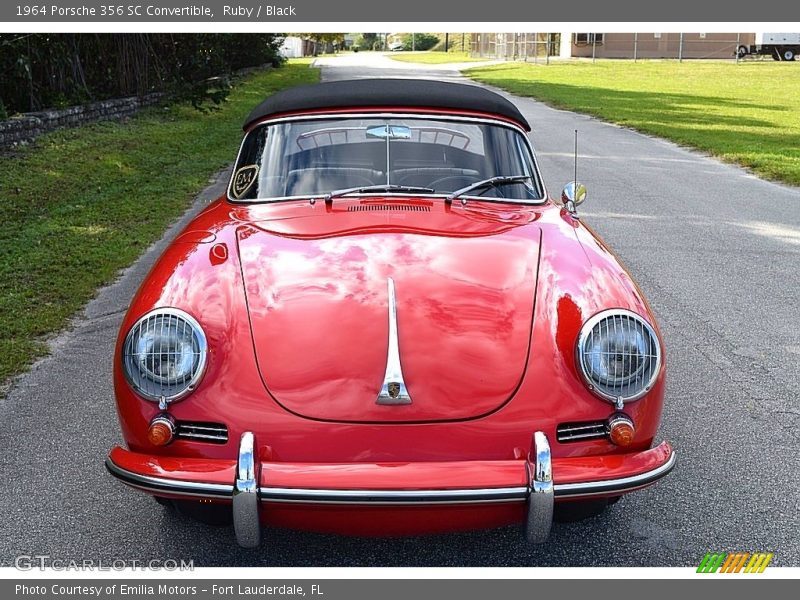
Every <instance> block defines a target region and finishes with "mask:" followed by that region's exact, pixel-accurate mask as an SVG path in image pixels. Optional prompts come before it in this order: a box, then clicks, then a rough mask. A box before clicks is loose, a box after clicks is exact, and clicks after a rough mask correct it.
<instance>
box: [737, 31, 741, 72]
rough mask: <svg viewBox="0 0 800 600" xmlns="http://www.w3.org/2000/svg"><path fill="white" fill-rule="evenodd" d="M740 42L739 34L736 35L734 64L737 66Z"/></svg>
mask: <svg viewBox="0 0 800 600" xmlns="http://www.w3.org/2000/svg"><path fill="white" fill-rule="evenodd" d="M741 41H742V34H741V33H737V34H736V64H737V65H738V64H739V46H740V45H741Z"/></svg>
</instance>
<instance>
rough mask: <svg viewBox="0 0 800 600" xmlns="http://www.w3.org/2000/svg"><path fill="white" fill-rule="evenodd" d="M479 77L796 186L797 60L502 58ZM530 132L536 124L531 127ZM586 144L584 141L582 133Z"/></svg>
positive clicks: (799, 127)
mask: <svg viewBox="0 0 800 600" xmlns="http://www.w3.org/2000/svg"><path fill="white" fill-rule="evenodd" d="M464 73H465V74H466V75H468V76H469V77H471V78H472V79H474V80H476V81H480V82H481V83H486V84H489V85H493V86H496V87H499V88H502V89H504V90H506V91H508V92H511V93H513V94H517V95H520V96H530V97H533V98H536V99H538V100H541V101H543V102H546V103H547V104H550V105H552V106H556V107H558V108H564V109H568V110H573V111H577V112H582V113H586V114H590V115H594V116H596V117H599V118H601V119H604V120H606V121H610V122H612V123H618V124H620V125H624V126H626V127H631V128H633V129H637V130H639V131H642V132H645V133H649V134H653V135H656V136H659V137H663V138H666V139H669V140H672V141H674V142H677V143H678V144H681V145H684V146H689V147H693V148H696V149H699V150H702V151H704V152H707V153H709V154H711V155H713V156H716V157H718V158H721V159H722V160H724V161H727V162H731V163H736V164H739V165H742V166H745V167H747V168H748V169H751V170H752V171H753V172H754V173H756V174H758V175H760V176H761V177H764V178H767V179H772V180H775V181H782V182H785V183H789V184H792V185H800V110H799V109H798V98H800V66H798V65H797V64H796V63H776V62H772V61H769V62H760V61H759V62H745V63H741V64H738V65H737V64H735V63H734V62H732V61H727V62H722V61H686V62H683V63H679V62H677V61H640V62H636V63H634V62H633V61H617V60H604V61H598V62H596V63H590V62H588V61H586V62H584V61H581V62H571V61H570V62H554V63H551V64H550V65H548V66H545V65H531V64H524V63H507V64H502V65H495V66H486V67H477V68H471V69H469V70H467V71H464ZM533 126H534V130H535V127H536V124H535V123H534V124H533ZM583 144H584V145H585V146H586V147H588V145H590V144H591V140H584V141H583Z"/></svg>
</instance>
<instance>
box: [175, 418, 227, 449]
mask: <svg viewBox="0 0 800 600" xmlns="http://www.w3.org/2000/svg"><path fill="white" fill-rule="evenodd" d="M176 429H177V433H176V436H177V437H178V438H179V439H184V440H192V441H195V442H209V443H211V444H224V443H226V442H227V441H228V427H227V426H226V425H224V424H222V423H201V422H189V421H178V422H177V423H176Z"/></svg>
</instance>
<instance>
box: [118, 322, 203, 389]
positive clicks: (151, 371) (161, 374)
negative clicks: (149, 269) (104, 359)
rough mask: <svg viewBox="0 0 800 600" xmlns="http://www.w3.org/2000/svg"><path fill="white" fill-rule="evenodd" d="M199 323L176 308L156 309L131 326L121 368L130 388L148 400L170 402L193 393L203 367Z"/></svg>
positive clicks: (123, 351)
mask: <svg viewBox="0 0 800 600" xmlns="http://www.w3.org/2000/svg"><path fill="white" fill-rule="evenodd" d="M206 352H207V346H206V336H205V334H204V333H203V329H202V328H201V327H200V324H199V323H198V322H197V321H195V320H194V319H193V318H192V317H191V316H190V315H188V314H186V313H185V312H183V311H182V310H178V309H176V308H158V309H156V310H154V311H152V312H149V313H147V314H146V315H144V316H143V317H142V318H141V319H139V320H138V321H136V323H135V324H134V325H133V327H131V329H130V331H129V332H128V335H127V337H126V338H125V344H124V345H123V347H122V366H123V370H124V372H125V376H126V377H127V379H128V382H129V383H130V384H131V386H132V387H133V388H134V389H135V390H136V391H137V392H138V393H139V394H140V395H141V396H142V397H144V398H146V399H147V400H153V401H155V402H160V403H169V402H174V401H176V400H180V399H181V398H183V397H185V396H186V395H188V394H189V393H191V392H192V390H194V388H195V387H196V386H197V383H198V382H199V381H200V378H201V377H202V376H203V371H204V370H205V366H206Z"/></svg>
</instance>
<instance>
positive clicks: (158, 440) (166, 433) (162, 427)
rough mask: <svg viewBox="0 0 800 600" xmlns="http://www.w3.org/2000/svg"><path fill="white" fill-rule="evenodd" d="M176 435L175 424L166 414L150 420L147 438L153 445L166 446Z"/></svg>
mask: <svg viewBox="0 0 800 600" xmlns="http://www.w3.org/2000/svg"><path fill="white" fill-rule="evenodd" d="M174 435H175V424H174V423H173V422H172V419H171V418H170V417H168V416H166V415H158V416H157V417H156V418H155V419H153V420H152V421H151V422H150V427H149V428H148V429H147V439H148V441H149V442H150V443H151V444H153V446H166V445H167V444H169V443H170V442H171V441H172V438H173V437H174Z"/></svg>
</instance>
